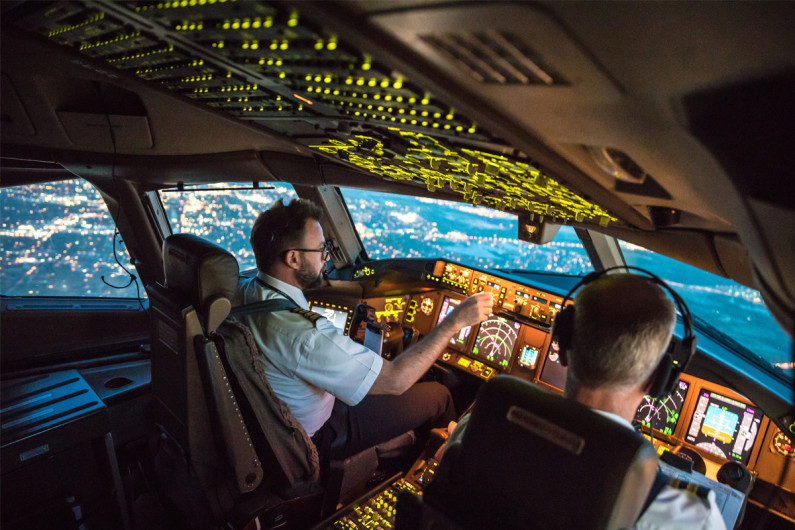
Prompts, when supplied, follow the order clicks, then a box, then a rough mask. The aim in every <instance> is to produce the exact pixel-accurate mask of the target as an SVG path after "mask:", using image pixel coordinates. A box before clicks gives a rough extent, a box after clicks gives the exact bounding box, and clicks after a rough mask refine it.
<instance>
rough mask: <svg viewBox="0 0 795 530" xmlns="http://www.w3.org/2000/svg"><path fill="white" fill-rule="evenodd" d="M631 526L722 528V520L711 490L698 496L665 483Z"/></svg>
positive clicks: (643, 528)
mask: <svg viewBox="0 0 795 530" xmlns="http://www.w3.org/2000/svg"><path fill="white" fill-rule="evenodd" d="M592 410H594V411H595V412H598V413H599V414H601V415H602V416H605V417H607V418H610V419H611V420H613V421H615V422H616V423H620V424H621V425H624V426H626V427H627V428H628V429H632V424H631V423H629V422H628V421H627V420H626V419H624V418H622V417H621V416H618V415H616V414H612V413H610V412H605V411H603V410H599V409H592ZM632 430H634V429H632ZM633 528H635V529H636V530H663V529H666V530H675V529H676V530H679V529H688V530H690V529H693V530H726V523H725V522H724V521H723V516H722V515H721V513H720V510H719V509H718V505H717V503H716V502H715V492H714V491H710V492H709V494H708V495H707V498H706V499H702V498H701V497H699V496H698V495H696V494H695V493H691V492H689V491H686V490H680V489H676V488H674V487H672V486H669V485H666V486H664V487H663V489H662V490H661V491H660V493H659V494H658V495H657V497H655V499H654V500H653V501H652V503H651V504H650V505H649V507H648V508H647V509H646V511H645V512H644V513H643V516H641V518H640V519H638V522H637V523H635V526H634V527H633Z"/></svg>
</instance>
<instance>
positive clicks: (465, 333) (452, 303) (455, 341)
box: [436, 296, 472, 350]
mask: <svg viewBox="0 0 795 530" xmlns="http://www.w3.org/2000/svg"><path fill="white" fill-rule="evenodd" d="M460 303H461V300H456V299H455V298H450V297H448V296H445V297H444V302H442V308H441V310H440V311H439V319H438V320H437V321H436V325H437V326H438V325H439V323H440V322H441V321H442V320H444V318H445V317H446V316H447V315H449V314H450V313H452V311H453V309H455V308H456V306H457V305H458V304H460ZM471 331H472V327H471V326H467V327H465V328H461V331H459V332H458V333H456V334H455V335H453V338H452V339H450V345H451V346H455V347H456V349H459V350H463V349H464V347H465V346H466V344H467V339H468V338H469V333H470V332H471Z"/></svg>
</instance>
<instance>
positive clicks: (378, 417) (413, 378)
mask: <svg viewBox="0 0 795 530" xmlns="http://www.w3.org/2000/svg"><path fill="white" fill-rule="evenodd" d="M322 215H323V211H322V210H321V209H320V208H319V207H318V206H317V205H316V204H314V203H313V202H311V201H308V200H304V199H294V200H293V201H291V202H290V203H289V204H288V205H284V203H283V202H282V200H281V199H280V200H278V201H276V203H275V204H273V205H272V206H271V207H270V208H269V209H268V210H266V211H264V212H263V213H261V214H260V215H259V217H257V220H256V221H255V222H254V225H253V227H252V229H251V238H250V239H251V247H252V249H253V252H254V256H255V257H256V261H257V269H258V270H259V272H258V274H257V276H256V277H254V278H251V279H249V280H247V281H244V282H243V284H242V285H241V294H242V298H243V300H242V301H243V303H246V304H247V303H252V302H258V301H262V300H271V299H274V298H277V299H278V298H281V299H286V300H288V301H290V302H291V304H290V305H291V306H292V309H290V310H281V311H274V312H272V313H270V314H268V315H267V316H265V317H264V318H261V319H258V320H257V323H258V324H257V325H256V326H252V332H253V334H254V338H255V340H256V342H257V344H258V346H259V348H260V350H261V351H262V353H263V355H262V358H261V364H262V367H263V369H264V371H265V374H266V377H267V379H268V382H269V383H270V385H271V387H272V388H273V391H274V393H275V394H276V395H277V396H278V397H279V398H280V399H281V400H282V401H283V402H284V403H286V404H287V406H288V407H289V408H290V411H291V412H292V413H293V415H294V416H295V417H296V419H297V420H298V421H299V422H300V423H301V425H302V426H303V427H304V429H305V430H306V432H307V434H308V435H309V436H310V437H311V439H312V441H313V442H314V443H315V445H316V446H317V448H318V454H319V456H320V460H321V463H323V462H328V459H329V457H331V456H333V457H334V458H340V457H344V456H349V455H352V454H355V453H357V452H359V451H361V450H363V449H366V448H368V447H372V446H375V445H378V444H380V443H382V442H384V441H387V440H389V439H391V438H394V437H395V436H398V435H400V434H402V433H405V432H407V431H409V430H412V429H414V430H417V431H419V432H420V434H421V433H427V432H429V431H430V429H431V428H434V427H446V426H447V424H448V423H449V422H450V421H451V420H454V419H455V410H454V406H453V402H452V398H451V396H450V392H449V391H448V390H447V388H446V387H444V386H443V385H441V384H439V383H435V382H422V383H417V381H418V379H419V378H420V377H421V376H422V375H423V374H424V373H425V372H426V371H427V370H428V369H429V368H430V366H431V365H432V364H433V362H434V361H435V360H436V358H437V357H438V355H439V354H440V353H441V352H442V350H443V349H444V348H445V346H446V345H447V344H448V343H449V341H450V339H451V338H452V337H453V335H454V334H455V333H457V332H458V331H459V330H460V329H461V328H463V327H465V326H471V325H475V324H477V323H479V322H481V321H483V320H485V319H486V318H487V317H488V315H489V313H490V312H491V310H492V299H491V296H490V295H483V294H480V295H476V296H473V297H470V298H468V299H466V300H464V301H463V302H462V303H461V304H460V305H459V306H458V307H457V308H456V309H455V310H454V311H453V312H452V313H451V314H450V315H448V316H447V318H445V319H444V320H443V321H442V322H441V323H440V324H439V325H438V326H436V327H435V328H434V329H433V330H432V331H431V332H430V333H429V334H428V335H427V336H426V337H425V338H424V339H422V340H421V341H420V342H418V343H416V344H415V345H413V346H411V347H409V348H407V349H406V350H405V351H404V352H403V353H402V354H400V356H398V357H397V358H395V359H394V360H393V361H388V360H385V359H383V358H381V356H379V355H378V354H376V353H375V352H373V351H372V350H370V349H368V348H366V347H364V346H362V345H361V344H359V343H357V342H354V341H353V340H351V339H350V338H348V337H346V336H343V335H342V334H341V333H340V332H339V330H338V329H337V328H335V327H334V325H333V324H332V323H331V322H330V321H329V320H327V319H325V318H318V315H317V314H316V313H312V312H311V311H309V306H308V303H307V300H306V298H305V297H304V294H303V291H304V290H306V289H310V288H313V287H317V286H319V285H320V283H321V280H322V271H323V268H324V264H325V263H326V261H327V260H328V258H329V249H328V246H327V243H326V240H325V238H324V236H323V229H322V228H321V226H320V223H319V221H320V219H321V218H322ZM251 322H253V321H251ZM332 451H333V454H332Z"/></svg>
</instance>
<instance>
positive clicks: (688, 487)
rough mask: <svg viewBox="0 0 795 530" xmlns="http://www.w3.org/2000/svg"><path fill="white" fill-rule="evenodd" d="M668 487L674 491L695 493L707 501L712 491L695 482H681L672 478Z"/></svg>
mask: <svg viewBox="0 0 795 530" xmlns="http://www.w3.org/2000/svg"><path fill="white" fill-rule="evenodd" d="M668 485H669V486H671V487H672V488H674V489H678V490H685V491H689V492H690V493H694V494H695V495H697V496H698V497H700V498H702V499H706V498H707V495H709V492H710V489H709V488H707V487H706V486H699V485H698V484H696V483H695V482H688V481H686V480H679V479H678V478H673V477H671V480H670V481H669V482H668Z"/></svg>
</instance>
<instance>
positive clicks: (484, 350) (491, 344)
mask: <svg viewBox="0 0 795 530" xmlns="http://www.w3.org/2000/svg"><path fill="white" fill-rule="evenodd" d="M520 329H522V325H521V324H520V323H519V322H514V321H513V320H508V319H507V318H503V317H500V316H494V317H491V318H490V319H488V320H486V321H485V322H482V323H481V324H480V329H479V330H478V334H477V337H475V345H474V346H473V347H472V355H475V356H477V357H481V358H483V359H485V360H486V361H488V362H489V363H491V364H493V365H494V366H497V367H499V368H508V364H509V363H510V361H511V353H512V352H513V347H514V345H515V344H516V338H517V337H518V336H519V330H520Z"/></svg>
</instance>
